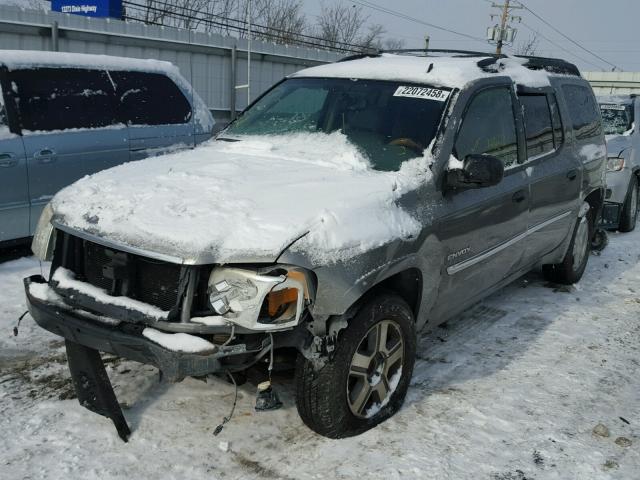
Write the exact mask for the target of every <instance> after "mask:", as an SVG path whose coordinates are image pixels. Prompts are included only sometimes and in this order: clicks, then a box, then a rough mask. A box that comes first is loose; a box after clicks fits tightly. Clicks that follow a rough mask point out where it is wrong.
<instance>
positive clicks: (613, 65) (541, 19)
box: [518, 1, 622, 70]
mask: <svg viewBox="0 0 640 480" xmlns="http://www.w3.org/2000/svg"><path fill="white" fill-rule="evenodd" d="M518 3H519V4H520V5H522V7H523V8H524V9H525V10H526V11H527V12H529V13H530V14H531V15H533V16H534V17H536V18H537V19H538V20H540V21H541V22H542V23H544V24H545V25H547V26H548V27H549V28H551V29H552V30H553V31H554V32H556V33H558V34H560V35H562V36H563V37H564V38H565V39H567V40H568V41H570V42H571V43H573V44H574V45H576V46H577V47H579V48H580V49H581V50H584V51H585V52H587V53H588V54H590V55H593V56H594V57H596V58H597V59H598V60H601V61H602V62H604V63H606V64H607V65H610V66H612V67H613V68H614V69H616V68H617V69H618V70H622V69H621V68H619V67H618V66H617V65H615V64H613V63H611V62H609V61H608V60H605V59H604V58H602V57H601V56H600V55H598V54H597V53H594V52H592V51H591V50H589V49H587V48H585V47H583V46H582V45H580V44H579V43H578V42H576V41H575V40H573V39H572V38H571V37H569V36H567V35H566V34H564V33H563V32H562V31H560V30H558V29H557V28H556V27H554V26H553V25H551V24H550V23H549V22H548V21H546V20H545V19H544V18H542V17H541V16H540V15H538V14H537V13H536V12H534V11H533V10H531V9H530V8H529V7H528V6H527V5H525V4H524V3H522V2H521V1H518Z"/></svg>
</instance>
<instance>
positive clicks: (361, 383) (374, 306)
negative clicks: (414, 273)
mask: <svg viewBox="0 0 640 480" xmlns="http://www.w3.org/2000/svg"><path fill="white" fill-rule="evenodd" d="M415 352H416V331H415V322H414V318H413V314H412V312H411V309H410V308H409V306H408V305H407V303H406V302H405V301H404V300H403V299H402V298H400V297H399V296H398V295H395V294H387V293H384V294H381V295H378V296H376V297H374V298H372V299H371V300H370V301H368V302H367V303H365V304H364V305H363V306H362V307H361V308H360V310H359V311H358V313H357V315H356V316H355V318H353V319H352V320H351V321H350V322H349V326H348V327H347V328H346V329H345V330H343V331H342V332H341V334H340V336H339V337H338V341H337V344H336V350H335V352H334V356H333V358H332V359H330V360H329V361H327V363H326V364H325V365H324V366H323V367H322V368H320V369H318V370H316V369H315V368H314V366H313V363H312V362H310V361H309V360H307V359H306V358H304V357H303V356H302V355H300V356H299V360H298V364H297V367H296V406H297V408H298V413H299V414H300V417H301V418H302V421H303V422H304V423H305V424H306V425H307V426H308V427H309V428H310V429H312V430H313V431H315V432H317V433H319V434H320V435H324V436H326V437H330V438H344V437H351V436H353V435H358V434H359V433H362V432H364V431H366V430H369V429H370V428H372V427H374V426H376V425H377V424H379V423H380V422H382V421H384V420H386V419H387V418H389V417H391V416H392V415H393V414H394V413H395V412H397V411H398V410H399V409H400V407H401V406H402V403H403V401H404V397H405V395H406V394H407V389H408V388H409V381H410V380H411V374H412V373H413V364H414V361H415Z"/></svg>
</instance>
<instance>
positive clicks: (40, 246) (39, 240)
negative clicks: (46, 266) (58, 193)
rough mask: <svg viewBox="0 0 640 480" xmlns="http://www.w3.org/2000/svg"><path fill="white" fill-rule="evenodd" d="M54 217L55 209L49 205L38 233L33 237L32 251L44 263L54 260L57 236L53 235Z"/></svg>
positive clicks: (41, 218) (42, 217)
mask: <svg viewBox="0 0 640 480" xmlns="http://www.w3.org/2000/svg"><path fill="white" fill-rule="evenodd" d="M52 217H53V208H51V204H50V203H48V204H47V206H46V207H44V210H42V213H41V214H40V220H38V226H37V227H36V233H35V234H34V235H33V241H32V242H31V251H32V252H33V254H34V255H35V256H36V257H38V258H39V259H40V260H42V261H49V260H51V259H52V258H53V249H54V248H55V235H54V234H53V231H54V228H53V225H51V218H52Z"/></svg>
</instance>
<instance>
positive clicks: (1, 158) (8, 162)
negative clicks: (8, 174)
mask: <svg viewBox="0 0 640 480" xmlns="http://www.w3.org/2000/svg"><path fill="white" fill-rule="evenodd" d="M17 164H18V160H16V159H15V158H13V155H12V154H10V153H0V168H9V167H13V166H14V165H17Z"/></svg>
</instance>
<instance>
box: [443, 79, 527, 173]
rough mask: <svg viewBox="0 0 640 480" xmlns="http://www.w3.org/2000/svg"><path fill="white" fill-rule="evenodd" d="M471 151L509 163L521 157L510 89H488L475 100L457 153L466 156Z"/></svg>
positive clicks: (459, 133)
mask: <svg viewBox="0 0 640 480" xmlns="http://www.w3.org/2000/svg"><path fill="white" fill-rule="evenodd" d="M471 154H480V155H491V156H494V157H497V158H499V159H501V160H502V161H503V163H504V165H505V167H509V166H511V165H514V164H515V163H516V162H517V161H518V142H517V136H516V124H515V119H514V116H513V102H512V100H511V91H510V90H509V89H507V88H494V89H490V90H484V91H482V92H480V93H479V94H478V95H476V96H475V97H474V98H473V100H471V103H470V104H469V107H468V109H467V112H466V113H465V116H464V120H463V121H462V127H461V128H460V131H459V132H458V138H457V140H456V144H455V149H454V155H455V156H456V157H457V158H458V159H459V160H464V159H465V158H466V157H467V156H468V155H471Z"/></svg>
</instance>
